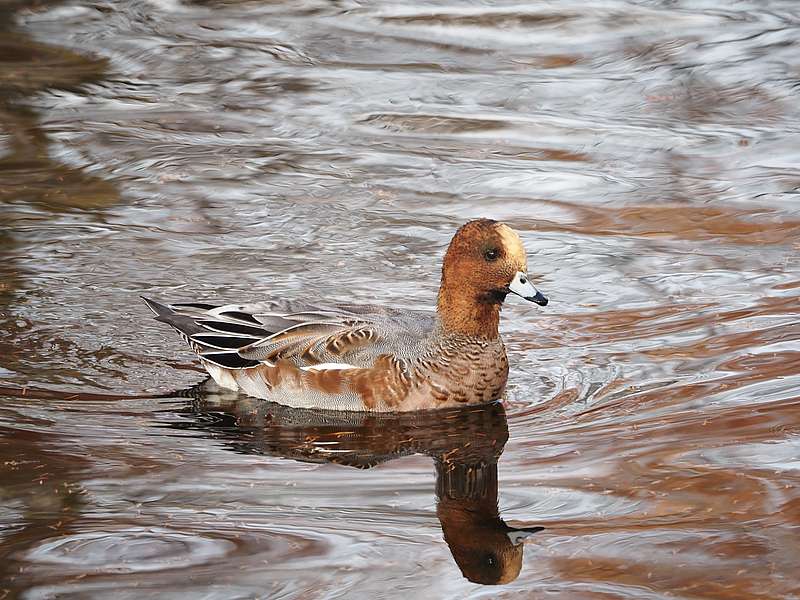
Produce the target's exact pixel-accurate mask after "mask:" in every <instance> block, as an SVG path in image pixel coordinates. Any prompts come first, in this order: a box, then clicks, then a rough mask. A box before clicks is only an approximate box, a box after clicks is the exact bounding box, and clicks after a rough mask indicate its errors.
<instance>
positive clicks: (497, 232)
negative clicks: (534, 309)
mask: <svg viewBox="0 0 800 600" xmlns="http://www.w3.org/2000/svg"><path fill="white" fill-rule="evenodd" d="M508 294H516V295H517V296H520V297H521V298H524V299H525V300H528V301H530V302H535V303H536V304H539V305H541V306H546V305H547V298H545V296H543V295H542V293H541V292H540V291H539V290H537V289H536V288H535V287H534V285H533V284H532V283H531V280H530V278H529V277H528V258H527V256H526V254H525V248H524V247H523V245H522V240H521V239H520V237H519V235H517V232H515V231H514V230H513V229H511V228H510V227H509V226H508V225H506V224H505V223H500V222H498V221H492V220H490V219H477V220H475V221H470V222H469V223H466V224H465V225H463V226H462V227H461V228H460V229H459V230H458V231H457V232H456V234H455V236H453V240H452V241H451V242H450V246H449V247H448V248H447V253H446V254H445V257H444V264H443V265H442V285H441V288H440V290H439V312H440V313H447V312H449V313H454V312H461V313H463V312H464V311H465V310H467V308H468V307H469V306H470V305H472V306H474V307H475V308H476V309H478V311H477V313H476V314H475V315H474V317H475V318H479V319H480V318H481V315H480V314H478V313H480V312H481V311H480V310H479V309H480V308H481V307H485V306H495V307H498V308H499V306H500V305H501V304H502V303H503V301H504V300H505V299H506V296H507V295H508ZM465 316H466V315H465Z"/></svg>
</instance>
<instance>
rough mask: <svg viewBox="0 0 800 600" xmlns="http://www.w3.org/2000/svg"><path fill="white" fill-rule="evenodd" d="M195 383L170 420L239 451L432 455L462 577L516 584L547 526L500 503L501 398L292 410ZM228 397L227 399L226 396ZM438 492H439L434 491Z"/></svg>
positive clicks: (362, 462) (328, 458) (347, 458)
mask: <svg viewBox="0 0 800 600" xmlns="http://www.w3.org/2000/svg"><path fill="white" fill-rule="evenodd" d="M211 387H212V389H216V393H215V392H210V393H209V392H208V391H205V388H204V387H203V386H198V387H197V388H194V389H195V393H196V397H195V399H194V400H193V401H192V403H191V404H190V405H187V406H186V408H184V409H179V410H171V411H170V414H177V415H180V416H181V417H183V418H184V419H185V420H184V419H181V420H179V421H172V420H171V422H170V424H169V427H172V428H175V429H179V430H188V431H194V432H202V433H203V434H204V435H206V436H208V437H210V438H211V439H213V440H215V441H216V442H217V443H220V442H221V443H223V444H224V445H225V447H227V448H228V449H230V450H231V451H233V452H237V453H243V454H257V455H268V456H274V457H285V458H291V459H293V460H298V461H303V462H317V463H326V462H329V463H335V464H339V465H345V466H349V467H355V468H361V469H369V468H371V467H374V466H376V465H379V464H381V463H385V462H388V461H391V460H393V459H397V458H400V457H402V456H407V455H410V454H422V455H426V456H429V457H431V458H432V459H433V464H434V466H435V472H436V485H435V490H436V498H437V508H436V515H437V517H438V519H439V522H440V524H441V528H442V533H443V535H444V539H445V541H446V542H447V545H448V546H449V548H450V552H451V553H452V555H453V558H454V559H455V562H456V564H457V565H458V568H459V569H460V570H461V572H462V574H463V575H464V577H466V578H467V579H468V580H470V581H472V582H474V583H481V584H486V585H495V584H505V583H509V582H511V581H514V580H515V579H516V578H517V577H518V576H519V573H520V570H521V568H522V560H523V544H524V541H525V540H526V539H527V538H529V537H530V536H531V535H533V534H534V533H537V532H539V531H541V530H542V527H538V526H531V527H525V526H521V525H520V526H517V527H512V526H509V525H508V524H506V522H505V521H503V519H502V518H501V517H500V514H499V509H498V498H497V495H498V477H497V461H498V459H499V458H500V455H501V454H502V453H503V448H504V447H505V444H506V441H507V439H508V421H507V419H506V413H505V409H504V408H503V406H502V405H501V404H490V405H486V406H478V407H471V408H467V409H456V410H440V411H434V412H429V413H413V414H365V413H354V412H338V411H326V410H308V409H293V408H289V407H285V406H281V405H278V404H274V403H272V402H263V401H258V400H254V399H253V400H248V399H242V398H240V397H238V396H236V395H231V394H230V393H226V392H224V391H223V392H222V393H220V390H219V388H215V386H211ZM226 397H227V398H226ZM432 491H433V490H432Z"/></svg>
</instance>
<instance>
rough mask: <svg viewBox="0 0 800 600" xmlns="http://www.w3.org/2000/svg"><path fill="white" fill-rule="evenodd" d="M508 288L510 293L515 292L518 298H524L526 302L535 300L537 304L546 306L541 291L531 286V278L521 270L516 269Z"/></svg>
mask: <svg viewBox="0 0 800 600" xmlns="http://www.w3.org/2000/svg"><path fill="white" fill-rule="evenodd" d="M508 289H509V291H510V292H511V293H512V294H516V295H517V296H519V297H520V298H525V300H527V301H528V302H535V303H536V304H538V305H539V306H547V302H548V300H547V298H546V297H545V296H544V295H543V294H542V292H540V291H539V290H537V289H536V288H535V287H533V284H532V283H531V280H530V279H528V276H527V275H526V274H525V273H523V272H522V271H517V274H516V275H514V279H512V280H511V284H510V285H509V286H508Z"/></svg>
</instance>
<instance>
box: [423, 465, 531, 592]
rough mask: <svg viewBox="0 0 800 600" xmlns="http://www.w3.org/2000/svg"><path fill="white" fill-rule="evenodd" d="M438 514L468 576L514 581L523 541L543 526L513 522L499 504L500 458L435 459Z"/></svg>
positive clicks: (476, 580) (479, 580) (497, 581)
mask: <svg viewBox="0 0 800 600" xmlns="http://www.w3.org/2000/svg"><path fill="white" fill-rule="evenodd" d="M435 462H436V497H437V500H438V504H437V507H436V515H437V516H438V517H439V522H440V523H441V524H442V532H443V533H444V539H445V541H446V542H447V545H448V546H450V551H451V552H452V554H453V558H454V559H455V561H456V563H457V564H458V567H459V568H460V569H461V572H462V573H463V575H464V577H466V578H467V579H469V580H470V581H472V582H474V583H482V584H485V585H494V584H501V583H509V582H511V581H514V580H515V579H516V578H517V577H518V576H519V573H520V570H521V569H522V551H523V542H524V541H525V539H526V538H528V537H530V536H531V535H533V534H534V533H537V532H539V531H542V529H543V527H520V528H513V527H509V526H508V525H507V524H506V522H505V521H503V519H501V518H500V514H499V510H498V507H497V462H493V463H452V462H450V461H442V460H439V459H437V460H436V461H435Z"/></svg>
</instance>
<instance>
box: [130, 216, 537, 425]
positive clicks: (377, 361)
mask: <svg viewBox="0 0 800 600" xmlns="http://www.w3.org/2000/svg"><path fill="white" fill-rule="evenodd" d="M509 295H515V296H519V297H520V298H522V299H524V300H526V301H529V302H533V303H535V304H538V305H540V306H547V304H548V299H547V298H546V297H545V296H544V295H543V294H542V293H541V292H540V291H539V290H538V289H537V288H536V287H535V286H534V285H533V283H532V282H531V278H530V277H529V275H528V261H527V254H526V252H525V248H524V246H523V244H522V240H521V238H520V236H519V234H518V233H517V232H516V231H514V230H513V229H512V228H511V227H509V226H508V225H506V224H505V223H502V222H499V221H495V220H492V219H476V220H472V221H469V222H467V223H465V224H464V225H462V226H461V227H459V228H458V230H457V231H456V233H455V235H454V236H453V238H452V240H451V241H450V244H449V245H448V247H447V250H446V252H445V255H444V260H443V261H442V274H441V283H440V287H439V293H438V298H437V303H436V310H435V311H425V310H408V309H400V308H393V307H389V306H378V305H361V304H350V303H333V304H326V303H319V302H314V301H295V300H286V299H277V300H268V301H261V302H254V303H244V304H221V303H214V302H179V303H173V304H163V303H161V302H158V301H156V300H153V299H151V298H147V297H144V296H142V299H143V300H144V302H145V303H146V304H147V306H148V307H149V308H150V310H151V311H152V312H153V314H154V315H155V319H156V320H157V321H159V322H162V323H166V324H167V325H169V326H171V327H172V328H173V329H175V330H176V331H177V332H178V333H179V334H180V335H181V336H182V337H183V339H184V340H185V341H186V342H188V344H189V346H190V347H191V349H192V350H193V351H194V352H195V353H196V354H197V356H198V358H199V360H200V363H201V365H202V366H203V367H204V368H205V370H206V371H207V372H208V374H209V375H210V376H211V378H213V380H214V381H215V382H216V383H217V385H219V386H221V387H223V388H228V389H231V390H235V391H239V392H242V393H244V394H247V395H249V396H253V397H255V398H259V399H264V400H270V401H273V402H276V403H279V404H283V405H286V406H290V407H295V408H317V409H332V410H338V411H374V412H403V411H413V410H429V409H441V408H451V407H455V406H470V405H477V404H486V403H490V402H494V401H497V400H499V399H500V398H501V397H502V394H503V392H504V390H505V387H506V384H507V381H508V358H507V355H506V349H505V346H504V344H503V341H502V339H501V337H500V333H499V321H500V311H501V308H502V306H503V303H504V302H505V300H506V297H507V296H509Z"/></svg>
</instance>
